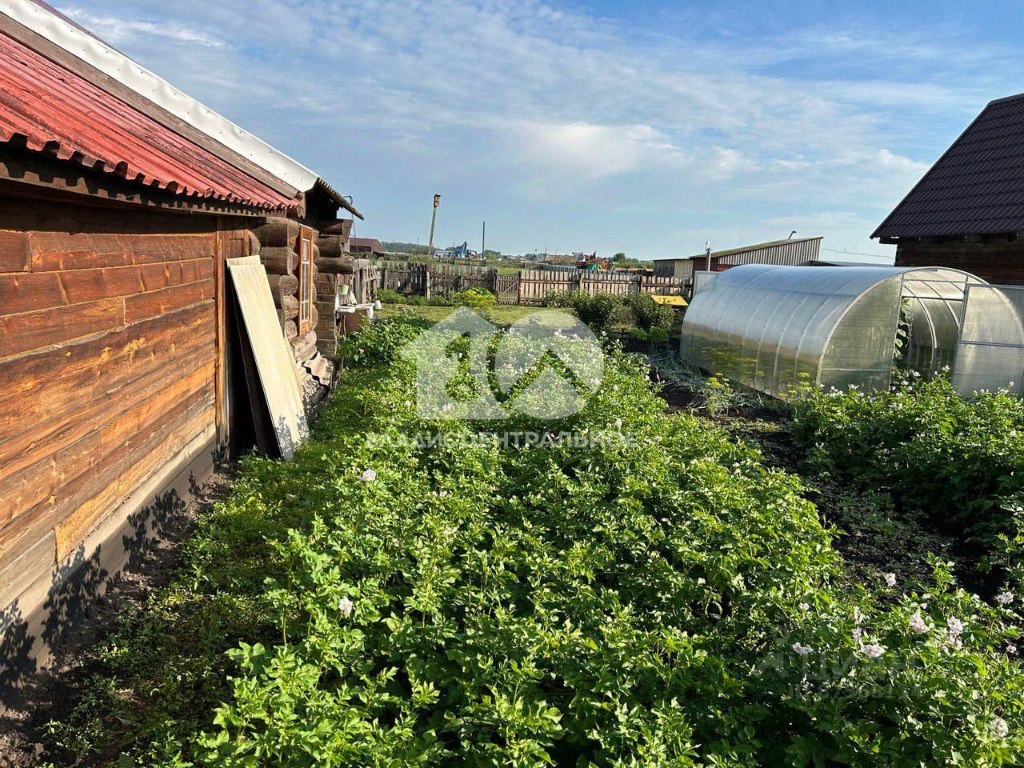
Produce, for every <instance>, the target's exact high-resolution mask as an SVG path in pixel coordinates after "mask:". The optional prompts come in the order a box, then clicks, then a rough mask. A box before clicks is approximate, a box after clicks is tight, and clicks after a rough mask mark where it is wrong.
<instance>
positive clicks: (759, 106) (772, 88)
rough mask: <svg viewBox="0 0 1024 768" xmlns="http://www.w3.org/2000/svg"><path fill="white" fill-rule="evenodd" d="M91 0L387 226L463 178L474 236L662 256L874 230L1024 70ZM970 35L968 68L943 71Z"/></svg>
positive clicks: (758, 39) (949, 46)
mask: <svg viewBox="0 0 1024 768" xmlns="http://www.w3.org/2000/svg"><path fill="white" fill-rule="evenodd" d="M68 5H69V8H68V9H65V10H66V11H67V12H68V13H69V14H70V15H72V16H73V17H74V18H76V19H77V20H78V21H80V22H81V23H83V24H84V25H85V26H87V27H90V28H92V29H94V30H95V31H97V32H98V33H99V34H100V35H101V36H104V37H107V38H109V39H110V40H111V42H113V43H115V44H117V45H118V46H119V47H122V48H123V49H124V50H125V51H126V52H127V53H129V55H132V56H133V57H134V58H136V59H137V60H139V61H140V62H142V63H143V64H146V65H148V66H150V67H152V68H153V69H154V70H156V71H157V72H158V73H159V74H161V75H163V76H164V77H166V78H168V79H169V80H170V81H171V82H173V83H175V84H176V85H178V86H179V87H182V88H183V89H185V90H187V91H189V92H190V93H192V94H193V95H195V96H197V97H198V98H200V99H203V100H205V101H207V102H209V103H210V105H211V106H213V107H214V108H216V109H219V110H221V111H223V112H224V113H225V114H227V115H228V116H229V117H231V118H232V119H234V120H236V121H238V122H239V123H240V124H242V125H244V126H245V127H247V128H249V129H250V130H253V131H254V132H256V133H258V134H260V135H261V136H263V137H264V138H266V139H267V140H269V141H271V142H272V143H275V144H277V145H279V146H280V147H281V148H282V149H284V150H285V151H288V152H290V153H292V154H294V155H296V156H297V158H298V159H300V160H302V161H303V162H305V163H306V164H308V165H310V166H311V167H314V168H316V169H317V170H318V171H320V172H321V173H323V174H324V175H325V176H328V177H329V178H331V179H332V180H334V181H335V182H336V185H338V186H341V187H344V189H345V191H346V192H353V193H354V194H356V196H357V198H359V199H360V202H361V207H364V208H366V209H367V210H368V212H369V213H370V215H371V217H372V221H373V226H374V228H375V230H376V231H377V232H378V233H379V234H382V235H385V236H393V237H398V238H410V237H413V234H414V232H415V231H417V230H416V228H418V227H420V226H421V222H422V219H423V216H422V213H421V211H420V209H419V206H420V204H421V203H420V198H421V197H424V196H428V195H429V194H432V193H433V191H435V189H434V188H435V187H440V186H445V187H446V189H451V190H453V191H452V194H450V195H446V206H450V207H446V210H445V216H446V218H445V222H444V223H443V224H442V226H450V227H452V232H453V234H452V237H453V239H457V240H459V241H460V242H461V240H462V239H464V238H465V236H466V235H465V234H462V233H461V232H458V231H456V228H457V227H458V228H461V229H462V230H465V229H468V228H469V227H470V226H472V227H473V229H476V228H478V227H479V219H481V218H485V217H487V218H489V229H491V222H490V219H497V220H496V221H494V226H493V230H494V232H495V235H494V237H495V238H496V241H495V242H496V244H497V245H499V246H501V247H506V248H510V249H519V248H521V249H524V250H528V249H531V248H533V247H536V246H537V243H535V242H532V240H533V239H538V238H544V237H547V238H548V239H549V240H552V241H553V240H555V238H556V237H561V238H562V239H564V240H567V241H571V242H567V243H566V245H567V246H568V245H572V246H573V247H574V249H580V250H583V249H592V248H595V247H596V248H611V247H614V248H615V249H621V248H625V249H626V250H629V251H630V252H633V253H637V252H643V253H647V255H656V254H657V253H659V252H662V251H664V250H666V249H676V248H677V247H678V248H681V249H682V250H684V251H686V250H690V249H691V248H689V247H685V246H683V245H678V246H677V243H676V240H677V239H678V238H680V237H684V236H689V234H687V233H690V232H693V233H696V232H698V231H700V232H704V235H701V236H699V237H697V238H696V239H698V240H699V241H700V243H699V244H702V243H703V239H704V237H705V235H707V234H709V233H707V232H706V231H705V230H707V229H713V228H718V229H720V230H723V229H724V230H725V231H736V232H739V231H741V230H743V231H748V230H749V231H750V233H751V235H752V236H753V235H754V232H753V230H756V229H757V228H758V227H759V226H761V224H760V222H766V221H771V220H773V219H774V218H779V217H781V218H787V220H788V217H790V216H791V215H794V214H799V215H802V216H805V217H812V218H808V219H807V220H808V221H809V222H812V223H813V222H814V221H815V219H813V216H814V215H816V214H817V213H820V212H825V213H828V212H830V211H834V210H843V211H848V212H851V213H852V217H848V218H846V219H843V220H841V221H840V220H837V219H830V221H832V222H838V223H835V225H834V228H833V229H832V230H830V232H831V234H830V237H834V238H836V239H837V240H843V241H845V242H846V243H848V244H849V245H850V247H851V250H853V249H857V248H858V246H863V245H867V244H869V241H868V240H867V237H868V235H869V234H870V231H871V230H872V229H873V228H874V224H877V223H878V221H880V220H881V218H882V217H884V215H885V214H886V213H887V212H888V208H889V206H891V205H892V204H894V203H895V202H897V201H898V200H899V199H900V197H902V195H903V194H905V192H906V191H907V189H909V186H910V185H911V184H913V183H914V182H915V181H916V180H917V179H918V178H919V177H920V176H921V175H922V174H923V172H924V171H925V170H926V168H927V165H928V163H930V162H931V161H933V160H934V158H935V157H936V156H937V155H938V153H939V152H940V151H941V150H942V149H943V148H944V146H945V144H946V143H947V142H948V140H949V139H951V138H952V137H954V136H955V135H956V133H957V132H958V131H959V129H960V128H962V127H963V125H964V124H965V123H966V121H967V120H968V119H969V118H970V116H971V115H972V114H973V113H974V112H976V111H977V109H978V108H979V107H980V106H981V102H982V101H984V99H985V98H986V97H985V96H983V95H982V94H981V91H982V90H984V89H985V88H986V87H989V86H988V85H986V84H987V83H989V80H988V79H986V78H989V79H990V78H991V77H993V75H992V74H991V73H992V72H993V71H995V70H993V69H992V68H991V67H987V66H986V65H991V64H993V63H998V64H999V65H1000V66H1001V67H1002V69H1001V70H999V71H1000V72H1003V73H1004V74H1005V77H1006V79H1007V81H1010V80H1012V79H1013V76H1014V73H1015V72H1016V71H1017V70H1016V69H1014V67H1017V65H1016V64H1014V63H1013V61H1012V60H1011V59H1010V58H1009V57H1008V53H1009V52H1008V51H1007V50H1005V49H1004V48H1000V47H998V46H993V47H991V48H986V47H984V46H977V45H974V46H966V45H964V44H963V43H965V42H966V41H965V40H964V39H963V33H962V32H961V31H958V30H945V29H944V30H938V33H937V34H936V35H934V36H932V35H930V34H929V30H919V31H915V32H913V33H908V34H901V35H896V34H894V33H892V32H886V31H885V30H884V29H883V30H879V29H870V28H865V27H864V25H860V26H858V27H855V28H854V27H845V28H844V27H835V28H831V27H814V28H806V29H796V30H787V31H785V32H783V33H781V34H779V35H777V36H775V37H771V36H751V37H749V38H734V39H730V38H729V37H728V36H727V35H720V36H717V37H714V38H712V39H701V38H700V37H699V36H698V35H697V33H696V32H694V33H688V32H686V31H685V30H688V29H690V28H691V27H693V28H696V27H695V25H689V26H687V25H681V26H679V27H678V29H681V30H684V31H683V32H682V33H679V32H678V31H677V30H672V31H671V32H670V31H667V30H666V31H662V30H657V29H650V30H646V31H643V32H638V31H637V30H634V29H625V28H623V27H620V26H618V25H617V24H616V23H613V22H611V21H608V20H605V19H600V18H596V17H595V16H593V15H592V14H589V13H588V12H586V11H585V10H582V9H581V8H580V7H579V6H569V5H565V4H562V3H560V2H556V1H555V0H552V1H551V2H543V1H542V0H518V1H517V0H346V2H341V0H318V1H317V2H311V1H310V0H303V1H300V0H249V2H242V0H236V1H235V2H220V3H210V2H208V0H178V2H176V3H174V4H168V3H166V2H163V1H162V0H161V1H160V2H158V1H157V0H137V2H133V3H131V4H125V3H123V2H120V1H119V0H68ZM700 16H701V14H695V15H693V20H695V21H696V20H699V17H700ZM966 48H970V53H969V54H964V53H963V52H964V50H965V49H966ZM950 50H954V51H955V52H956V57H957V61H960V60H961V58H963V61H964V62H965V66H966V67H969V69H970V72H969V75H961V74H958V73H957V72H956V71H955V68H954V70H950V69H949V68H948V67H947V68H945V69H944V68H943V65H944V64H945V63H946V60H947V59H948V58H949V52H950ZM787 62H797V63H798V64H799V66H794V68H793V71H787V69H786V67H785V66H784V65H785V64H786V63H787ZM825 64H829V65H830V66H827V67H826V66H824V65H825ZM1018 68H1019V67H1018ZM941 72H945V73H946V76H944V77H940V76H939V73H941ZM996 95H1002V94H996ZM939 125H941V126H949V125H951V126H953V127H952V128H945V129H943V130H937V129H936V126H939ZM949 134H952V135H949ZM612 196H614V198H615V199H616V200H617V201H618V204H617V207H616V208H615V209H614V210H610V209H609V208H608V204H607V200H609V199H610V198H611V197H612ZM459 199H461V200H463V202H462V203H461V205H462V208H456V207H455V206H456V202H455V201H456V200H459ZM448 201H452V202H448ZM613 219H614V220H613ZM525 220H529V221H530V230H532V231H530V232H529V233H528V234H527V233H526V232H525V228H524V227H523V226H522V225H521V222H522V221H525ZM411 222H415V224H413V223H411ZM503 228H504V231H505V232H506V233H508V234H507V237H508V240H507V241H502V240H501V239H500V238H501V237H502V236H501V235H500V234H498V233H500V232H502V229H503ZM781 228H785V227H781ZM773 234H774V233H773ZM783 234H785V233H783ZM527 238H529V239H527ZM589 238H593V240H590V239H589ZM618 238H632V243H633V244H631V243H630V242H622V240H621V239H618ZM759 239H764V238H759ZM698 249H699V248H698Z"/></svg>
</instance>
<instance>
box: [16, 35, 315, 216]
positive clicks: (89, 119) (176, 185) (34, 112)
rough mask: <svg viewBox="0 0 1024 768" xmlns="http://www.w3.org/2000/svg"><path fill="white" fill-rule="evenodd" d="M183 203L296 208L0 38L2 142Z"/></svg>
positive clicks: (78, 79) (20, 46) (140, 115)
mask: <svg viewBox="0 0 1024 768" xmlns="http://www.w3.org/2000/svg"><path fill="white" fill-rule="evenodd" d="M19 137H22V138H23V139H24V141H25V142H26V143H27V146H28V148H29V149H33V150H37V151H47V152H51V153H53V154H55V155H56V157H58V158H60V159H62V160H71V161H74V162H78V163H81V164H82V165H84V166H87V167H89V168H95V169H97V170H102V171H106V172H108V173H114V174H117V175H118V176H120V177H122V178H125V179H128V180H129V181H135V182H139V183H142V184H147V185H149V186H153V187H157V188H160V189H166V190H168V191H170V192H173V193H176V194H180V195H196V196H199V197H203V198H213V199H216V200H220V201H224V202H226V203H232V204H237V205H243V206H251V207H253V208H258V209H274V210H280V209H287V208H290V207H293V206H295V205H296V203H297V201H296V200H295V199H293V198H288V197H286V196H284V195H283V194H281V193H280V192H277V191H276V190H274V189H272V188H270V187H268V186H266V185H265V184H263V183H262V182H260V181H257V180H256V179H254V178H253V177H251V176H249V175H248V174H246V173H244V172H243V171H240V170H239V169H237V168H235V167H234V166H232V165H231V164H229V163H227V162H226V161H224V160H221V159H220V158H219V157H217V156H216V155H214V154H212V153H211V152H209V151H207V150H205V149H203V148H202V147H200V146H197V145H196V144H194V143H193V142H191V141H189V140H188V139H185V138H183V137H182V136H180V135H178V134H177V133H175V132H174V131H172V130H170V129H169V128H166V127H165V126H163V125H162V124H160V123H158V122H157V121H156V120H154V119H153V118H151V117H149V116H147V115H146V114H144V113H142V112H140V111H139V110H137V109H135V108H134V107H132V106H129V105H128V104H126V103H125V102H123V101H121V100H119V99H117V98H115V97H113V96H111V95H110V94H108V93H107V92H106V91H104V90H102V89H100V88H98V87H97V86H94V85H92V84H91V83H89V82H88V81H86V80H84V79H83V78H82V77H81V76H79V75H77V74H75V73H74V72H72V71H70V70H68V69H65V68H64V67H61V66H60V65H58V64H56V63H54V62H52V61H50V60H49V59H47V58H46V57H44V56H42V55H41V54H39V53H37V52H35V51H33V50H31V49H30V48H28V47H26V46H25V45H23V44H22V43H20V42H18V41H16V40H13V39H12V38H10V37H7V36H6V35H3V34H0V142H10V141H13V140H17V139H18V138H19Z"/></svg>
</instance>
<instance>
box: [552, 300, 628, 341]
mask: <svg viewBox="0 0 1024 768" xmlns="http://www.w3.org/2000/svg"><path fill="white" fill-rule="evenodd" d="M545 304H546V305H547V306H549V307H566V308H569V309H572V310H573V312H574V313H575V314H576V317H578V318H579V319H580V320H581V321H583V322H584V323H586V324H587V325H588V326H589V327H590V329H591V330H592V331H594V333H601V332H603V331H607V330H608V329H609V328H611V326H612V324H613V322H614V321H615V320H616V319H618V318H619V317H621V312H622V308H623V303H622V299H621V298H620V297H619V296H616V295H614V294H611V293H595V294H589V293H581V292H579V291H566V292H559V293H552V294H550V295H549V296H548V297H547V299H546V300H545Z"/></svg>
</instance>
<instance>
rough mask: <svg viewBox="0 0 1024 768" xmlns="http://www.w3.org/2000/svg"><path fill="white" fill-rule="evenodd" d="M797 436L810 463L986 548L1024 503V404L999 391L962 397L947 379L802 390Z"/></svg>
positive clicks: (796, 410) (795, 407) (796, 411)
mask: <svg viewBox="0 0 1024 768" xmlns="http://www.w3.org/2000/svg"><path fill="white" fill-rule="evenodd" d="M793 412H794V426H795V429H794V434H795V436H796V438H797V440H798V441H799V442H800V443H801V444H802V445H803V446H804V447H805V448H806V449H807V450H808V451H809V452H810V454H809V455H810V461H811V463H812V466H814V467H815V468H817V469H819V470H822V471H829V472H833V473H836V474H838V475H839V476H841V477H844V478H846V479H848V480H850V481H851V482H853V483H855V484H856V485H857V486H858V487H861V488H864V489H869V490H884V491H888V492H890V493H891V494H893V496H894V497H895V498H896V499H897V500H898V501H899V502H900V503H901V504H902V505H903V506H904V507H905V508H908V509H911V510H915V511H918V512H920V513H922V514H924V515H926V516H927V517H928V518H929V519H931V520H932V521H934V522H935V523H937V524H939V525H941V526H944V527H946V528H952V529H953V530H959V531H963V532H965V533H966V534H967V535H970V536H972V537H975V538H977V539H979V540H981V541H983V542H985V543H986V544H988V545H989V546H992V545H993V544H995V542H996V537H997V535H998V534H1000V533H1010V532H1012V530H1013V510H1015V509H1016V508H1018V507H1020V506H1022V502H1024V440H1022V439H1021V438H1020V437H1018V430H1020V431H1021V435H1022V436H1024V402H1022V401H1021V400H1020V399H1019V398H1016V397H1013V396H1012V395H1010V394H1008V393H1007V392H1005V391H1001V392H984V393H979V394H977V395H974V396H972V397H961V396H960V395H958V394H957V393H956V391H955V390H954V389H953V387H952V385H951V384H950V382H949V380H948V379H946V378H945V377H941V376H940V377H936V378H934V379H932V380H930V381H921V380H920V378H915V377H912V378H911V379H910V380H909V381H906V382H903V383H901V384H899V385H897V386H895V387H893V388H892V389H891V390H890V391H885V392H859V391H857V390H856V389H853V388H851V389H849V390H847V391H845V392H838V391H831V392H826V391H823V390H817V391H813V390H807V391H806V392H805V393H804V396H802V397H800V398H798V399H797V400H796V401H795V402H794V404H793Z"/></svg>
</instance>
